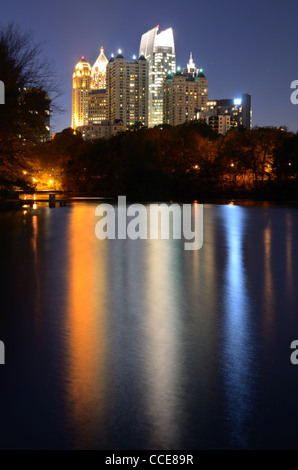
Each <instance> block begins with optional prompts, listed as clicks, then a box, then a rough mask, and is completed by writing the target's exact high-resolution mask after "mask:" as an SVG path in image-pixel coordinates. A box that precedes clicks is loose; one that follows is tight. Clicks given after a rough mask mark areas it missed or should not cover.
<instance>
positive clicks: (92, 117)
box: [88, 89, 108, 124]
mask: <svg viewBox="0 0 298 470" xmlns="http://www.w3.org/2000/svg"><path fill="white" fill-rule="evenodd" d="M107 119H108V108H107V90H103V89H102V90H91V91H89V93H88V123H89V124H100V123H101V122H102V121H106V120H107Z"/></svg>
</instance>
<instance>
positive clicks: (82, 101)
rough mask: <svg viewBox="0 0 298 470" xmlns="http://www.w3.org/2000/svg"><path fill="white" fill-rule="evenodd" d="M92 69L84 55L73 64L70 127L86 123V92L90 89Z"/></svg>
mask: <svg viewBox="0 0 298 470" xmlns="http://www.w3.org/2000/svg"><path fill="white" fill-rule="evenodd" d="M91 82H92V71H91V66H90V64H89V62H87V61H86V60H85V58H84V57H82V58H81V60H80V61H79V62H78V63H77V65H76V66H75V71H74V73H73V76H72V123H71V127H72V128H73V129H76V128H77V127H78V126H84V125H86V124H88V94H89V91H90V90H91Z"/></svg>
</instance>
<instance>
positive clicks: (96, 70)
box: [92, 47, 109, 90]
mask: <svg viewBox="0 0 298 470" xmlns="http://www.w3.org/2000/svg"><path fill="white" fill-rule="evenodd" d="M108 63H109V61H108V59H107V58H106V56H105V55H104V48H103V47H101V48H100V54H99V56H98V57H97V59H96V61H95V63H94V65H93V67H92V88H93V89H94V90H104V89H106V68H107V64H108Z"/></svg>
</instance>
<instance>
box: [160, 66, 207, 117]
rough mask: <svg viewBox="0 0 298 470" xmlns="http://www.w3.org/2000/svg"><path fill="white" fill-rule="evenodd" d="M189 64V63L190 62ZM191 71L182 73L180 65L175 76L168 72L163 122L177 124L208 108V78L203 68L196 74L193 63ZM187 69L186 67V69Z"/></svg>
mask: <svg viewBox="0 0 298 470" xmlns="http://www.w3.org/2000/svg"><path fill="white" fill-rule="evenodd" d="M188 65H189V64H188ZM190 69H191V71H190V72H189V73H184V74H183V75H182V73H181V71H180V69H179V67H178V71H177V73H176V74H175V75H174V76H173V75H171V74H168V76H167V79H166V81H165V83H164V93H163V100H164V107H163V122H164V123H165V124H170V125H171V126H177V125H179V124H183V123H184V122H188V121H192V120H193V119H196V115H197V112H198V110H200V111H204V110H206V109H207V100H208V80H207V78H206V77H205V75H204V74H203V71H202V69H201V70H200V71H199V73H198V74H197V75H196V73H195V72H194V71H193V70H192V69H195V65H194V63H191V67H190ZM184 70H186V69H184Z"/></svg>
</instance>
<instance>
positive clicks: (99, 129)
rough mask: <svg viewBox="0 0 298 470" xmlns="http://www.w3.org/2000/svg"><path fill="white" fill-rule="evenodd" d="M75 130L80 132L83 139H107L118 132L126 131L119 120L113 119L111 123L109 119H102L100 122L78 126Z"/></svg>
mask: <svg viewBox="0 0 298 470" xmlns="http://www.w3.org/2000/svg"><path fill="white" fill-rule="evenodd" d="M76 130H77V131H78V132H80V133H81V134H82V137H83V139H84V140H96V139H109V138H110V137H113V136H114V135H116V134H118V133H119V132H124V131H126V128H125V126H124V124H123V122H122V121H121V120H115V121H114V122H112V123H111V122H110V121H102V122H101V123H100V124H88V125H87V126H80V127H78V128H77V129H76Z"/></svg>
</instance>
